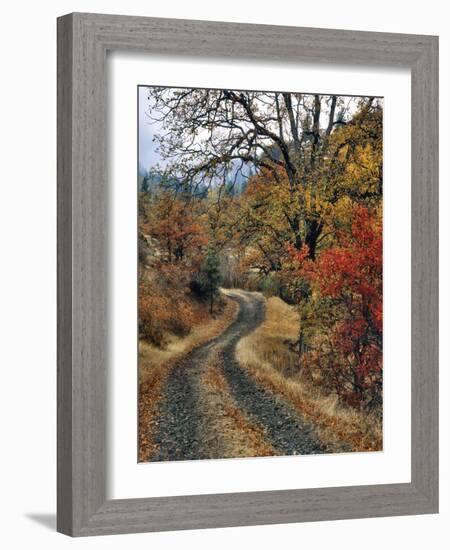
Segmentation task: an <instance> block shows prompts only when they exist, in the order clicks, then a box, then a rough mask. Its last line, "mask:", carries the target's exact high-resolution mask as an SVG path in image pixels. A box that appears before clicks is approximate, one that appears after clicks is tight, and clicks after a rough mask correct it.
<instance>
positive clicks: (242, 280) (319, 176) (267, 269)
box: [138, 87, 383, 461]
mask: <svg viewBox="0 0 450 550" xmlns="http://www.w3.org/2000/svg"><path fill="white" fill-rule="evenodd" d="M140 94H142V97H143V103H144V104H145V112H144V113H143V115H144V116H143V119H144V121H145V124H147V125H150V127H151V128H153V133H152V147H153V150H154V151H155V153H154V159H155V160H154V162H153V164H152V165H151V166H148V167H145V168H142V167H141V169H140V171H139V228H138V247H139V248H138V249H139V303H138V313H139V339H140V347H139V380H140V392H139V460H141V461H148V460H178V459H197V458H223V457H238V456H271V455H276V454H309V453H325V452H349V451H374V450H381V448H382V435H381V434H382V409H383V407H382V406H383V399H382V395H383V376H382V372H383V369H382V350H383V338H382V332H383V331H382V328H383V293H382V288H383V282H382V265H383V254H382V249H383V239H382V227H383V224H382V214H383V212H382V194H383V102H382V99H381V98H376V97H349V96H338V95H319V94H303V93H292V92H257V91H239V90H209V89H185V88H159V87H141V88H140ZM208 346H209V347H208ZM280 411H281V412H280ZM208 434H209V435H208ZM204 441H209V444H208V445H205V444H204Z"/></svg>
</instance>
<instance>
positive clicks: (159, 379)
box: [138, 297, 238, 462]
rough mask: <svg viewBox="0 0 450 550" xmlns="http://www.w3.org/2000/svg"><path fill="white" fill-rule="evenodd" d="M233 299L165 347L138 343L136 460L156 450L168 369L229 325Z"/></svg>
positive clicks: (226, 300) (233, 313)
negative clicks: (157, 422)
mask: <svg viewBox="0 0 450 550" xmlns="http://www.w3.org/2000/svg"><path fill="white" fill-rule="evenodd" d="M237 309H238V306H237V304H236V302H235V301H234V300H231V299H229V298H226V297H225V307H224V311H223V313H222V315H220V316H218V317H216V318H211V317H209V318H208V319H207V320H205V321H203V322H201V323H199V324H197V325H194V326H193V327H192V329H191V331H190V333H189V334H188V335H187V336H185V337H178V336H174V335H172V336H170V338H169V339H168V342H167V345H166V346H165V348H164V349H161V348H158V347H156V346H154V345H153V344H150V343H148V342H145V341H143V340H141V341H140V342H139V367H138V369H139V370H138V375H139V453H138V459H139V462H146V461H148V460H149V459H150V457H151V456H152V455H153V453H154V452H155V450H156V447H155V443H154V441H153V436H154V428H155V424H154V423H155V417H156V414H157V410H158V405H159V400H160V399H161V394H162V391H163V389H164V385H165V383H166V380H167V377H168V375H169V372H170V370H171V368H172V367H173V366H174V365H175V364H176V363H177V362H178V361H179V360H180V359H182V358H183V357H184V356H185V355H187V354H188V353H189V352H191V351H192V350H194V349H195V348H197V347H198V346H200V345H202V344H205V343H206V342H208V341H209V340H212V339H213V338H215V337H216V336H218V335H219V334H220V333H221V332H223V331H224V330H225V329H226V327H227V326H228V325H230V324H231V323H232V322H233V320H234V319H235V317H236V315H237Z"/></svg>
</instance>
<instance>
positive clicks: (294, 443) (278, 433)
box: [151, 290, 324, 462]
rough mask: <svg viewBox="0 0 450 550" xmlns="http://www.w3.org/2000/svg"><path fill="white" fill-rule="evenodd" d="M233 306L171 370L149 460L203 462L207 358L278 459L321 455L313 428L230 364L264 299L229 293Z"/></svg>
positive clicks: (259, 319) (207, 420)
mask: <svg viewBox="0 0 450 550" xmlns="http://www.w3.org/2000/svg"><path fill="white" fill-rule="evenodd" d="M229 296H230V298H232V299H233V300H235V301H236V302H237V303H238V305H239V312H238V315H237V317H236V319H235V320H234V322H233V323H232V324H231V325H229V326H228V328H227V329H226V330H225V331H224V332H223V333H222V334H220V335H219V336H218V337H216V338H215V339H214V340H212V341H211V342H209V343H207V344H205V345H203V346H200V347H199V348H197V349H196V350H194V351H192V352H191V353H189V354H188V355H187V356H186V357H185V358H184V359H183V360H181V361H180V362H179V363H178V364H177V365H176V366H175V367H174V368H173V370H172V371H171V373H170V375H169V378H168V380H167V384H166V387H165V390H164V393H163V397H162V400H161V404H160V407H159V417H158V420H157V429H156V434H155V443H156V444H157V446H158V448H159V450H158V452H156V453H155V454H154V455H153V457H152V458H151V461H153V462H159V461H165V460H195V459H196V460H198V459H203V458H208V457H209V456H210V449H205V448H204V446H203V440H202V434H203V433H206V430H208V429H211V426H212V424H213V422H212V421H213V419H211V418H208V416H207V415H205V414H204V408H203V407H202V403H201V401H202V388H201V387H200V380H201V376H202V373H203V371H204V369H205V367H206V365H207V363H208V358H209V356H210V354H211V353H213V352H214V353H218V356H219V359H220V361H219V364H220V368H221V369H222V373H223V374H224V376H225V378H226V380H227V382H228V385H229V388H230V392H231V395H232V397H233V399H234V400H235V403H236V404H237V406H238V407H239V408H240V409H241V410H242V411H243V412H244V413H245V415H246V417H247V418H248V420H249V421H250V422H253V423H255V424H257V425H258V426H260V427H262V428H263V429H264V431H265V433H266V437H267V440H268V442H269V443H270V444H271V445H272V446H273V447H274V449H275V450H276V451H277V453H278V454H281V455H293V454H313V453H321V452H324V447H323V445H322V444H321V443H320V441H319V440H318V438H317V436H316V434H315V431H314V427H313V426H312V425H311V424H310V423H308V422H306V421H305V420H304V418H302V416H301V415H300V414H299V413H298V412H297V411H296V410H295V409H294V407H292V405H290V404H289V402H288V401H286V400H285V399H283V398H282V397H280V396H277V395H274V394H273V393H271V392H269V391H268V390H266V389H264V388H262V387H261V386H260V385H259V384H258V383H257V382H256V381H255V380H254V379H253V378H252V377H251V376H250V375H249V374H248V373H247V372H246V371H245V370H244V369H242V368H241V367H240V365H239V364H238V363H237V361H236V359H235V350H236V344H237V343H238V342H239V340H240V339H241V338H242V337H244V336H246V335H247V334H249V333H250V332H252V331H253V330H255V329H256V328H257V327H258V326H259V325H260V324H261V323H262V322H263V321H264V318H265V300H264V298H263V297H262V296H261V295H260V294H258V293H253V292H245V291H242V290H236V291H230V292H229Z"/></svg>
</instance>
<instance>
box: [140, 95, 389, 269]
mask: <svg viewBox="0 0 450 550" xmlns="http://www.w3.org/2000/svg"><path fill="white" fill-rule="evenodd" d="M148 99H149V113H150V117H151V118H153V120H157V121H158V124H160V125H161V126H162V131H161V133H160V134H159V135H157V136H156V138H155V139H156V140H157V141H158V142H159V152H160V155H161V157H162V158H163V159H164V160H165V162H166V163H167V167H166V171H167V172H170V173H171V174H172V175H173V176H174V175H176V178H177V181H182V182H183V183H184V185H185V186H186V187H187V188H189V190H190V192H191V193H192V194H193V195H195V194H196V193H197V192H199V190H201V189H204V188H205V186H206V187H212V186H217V185H223V186H226V187H227V188H228V189H230V187H231V188H232V187H233V185H234V184H235V183H236V181H237V179H238V178H239V177H242V175H243V174H245V173H247V174H248V173H249V172H250V171H252V170H253V171H254V172H257V173H261V172H262V170H265V172H266V174H270V175H271V178H272V181H274V182H280V180H282V179H283V180H285V182H286V183H287V186H286V191H287V193H288V195H287V197H286V200H285V205H290V207H289V208H288V209H287V210H286V212H284V216H285V217H286V221H287V224H288V228H289V231H290V238H289V241H290V242H292V244H293V245H294V246H295V248H296V249H297V250H300V249H301V248H302V247H303V245H304V244H306V245H307V246H308V250H309V255H310V256H311V258H313V259H314V257H315V254H316V248H317V243H318V241H319V239H320V238H321V235H322V233H323V230H324V221H323V219H322V217H321V215H320V212H317V211H316V210H315V209H314V208H312V209H310V210H309V211H308V209H305V208H304V197H305V193H306V192H309V194H310V196H311V197H312V199H313V202H314V200H315V198H316V194H317V193H319V194H321V193H322V194H323V191H324V188H327V190H328V192H329V193H330V194H332V191H331V188H332V186H333V182H332V180H333V178H334V176H335V175H338V174H339V173H340V172H342V171H343V170H344V168H345V167H344V164H346V163H349V162H351V161H352V159H353V158H354V157H355V154H356V153H357V151H356V148H355V146H354V143H355V140H354V138H353V137H352V131H351V130H349V132H348V134H349V136H348V137H345V138H342V139H341V140H340V141H339V140H336V139H334V135H335V134H336V133H337V132H338V130H340V129H342V128H343V127H345V126H347V125H348V126H349V127H351V126H352V125H353V122H352V115H353V113H354V112H355V111H358V113H359V117H360V118H359V121H358V123H357V124H356V123H355V124H356V125H357V126H358V127H359V128H360V131H361V132H364V131H365V129H364V126H363V125H362V121H363V120H364V118H366V117H371V116H372V115H373V113H375V112H376V111H379V109H380V108H379V103H378V101H377V100H374V98H361V99H360V100H355V99H354V98H343V97H339V96H323V95H317V94H316V95H309V94H297V93H277V92H274V93H269V92H250V91H233V90H203V89H202V90H199V89H168V88H149V89H148ZM358 103H359V105H358ZM370 131H371V130H370V129H369V132H370ZM375 137H376V136H375Z"/></svg>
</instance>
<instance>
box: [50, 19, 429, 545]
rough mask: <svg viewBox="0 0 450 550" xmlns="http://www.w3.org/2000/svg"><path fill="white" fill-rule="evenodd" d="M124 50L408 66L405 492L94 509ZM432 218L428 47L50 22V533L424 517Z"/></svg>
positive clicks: (345, 37) (398, 487)
mask: <svg viewBox="0 0 450 550" xmlns="http://www.w3.org/2000/svg"><path fill="white" fill-rule="evenodd" d="M124 49H128V50H130V49H131V50H136V51H138V52H148V53H150V54H152V53H153V54H155V53H156V54H160V53H163V54H173V55H178V56H182V55H185V53H186V52H189V55H191V56H192V55H194V56H207V55H209V56H219V57H227V58H231V59H233V58H234V59H237V58H238V57H245V58H247V59H248V58H250V59H252V58H253V59H255V60H257V59H263V60H273V61H283V62H286V61H288V62H296V61H307V62H317V63H322V62H326V63H335V64H336V63H337V64H364V65H369V66H374V65H379V66H382V65H388V66H393V67H408V68H410V69H411V72H412V89H411V91H412V112H413V113H414V116H413V117H412V132H411V133H412V136H411V138H412V141H411V144H412V243H411V244H412V395H411V404H412V481H411V483H402V484H389V485H373V486H354V487H337V488H326V489H299V490H283V491H264V492H252V493H233V494H210V495H195V496H194V495H193V496H178V497H164V498H144V499H129V500H107V498H106V484H107V467H106V465H107V456H106V451H105V449H106V424H107V418H106V397H107V396H106V391H105V387H106V373H107V365H108V356H107V349H108V348H107V341H108V340H107V339H108V331H107V326H108V303H107V284H105V281H107V280H108V273H107V250H108V232H107V227H108V223H107V220H108V201H107V198H105V197H107V196H108V189H107V186H108V184H107V179H106V177H105V174H106V166H107V159H106V147H105V142H106V139H105V138H106V124H105V122H106V87H107V82H106V52H107V51H108V50H124ZM405 138H406V136H405ZM437 218H438V38H437V37H434V36H416V35H406V34H386V33H369V32H354V31H344V30H325V29H311V28H295V27H277V26H266V25H247V24H236V23H216V22H206V21H186V20H176V19H153V18H143V17H124V16H116V15H94V14H82V13H75V14H70V15H66V16H64V17H61V18H59V19H58V316H59V320H58V522H57V523H58V527H57V528H58V530H59V531H60V532H62V533H66V534H69V535H73V536H82V535H100V534H111V533H132V532H139V531H163V530H176V529H194V528H207V527H227V526H236V525H259V524H269V523H288V522H301V521H317V520H331V519H344V518H361V517H371V516H394V515H405V514H426V513H434V512H437V511H438V355H437V350H438V219H437Z"/></svg>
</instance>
